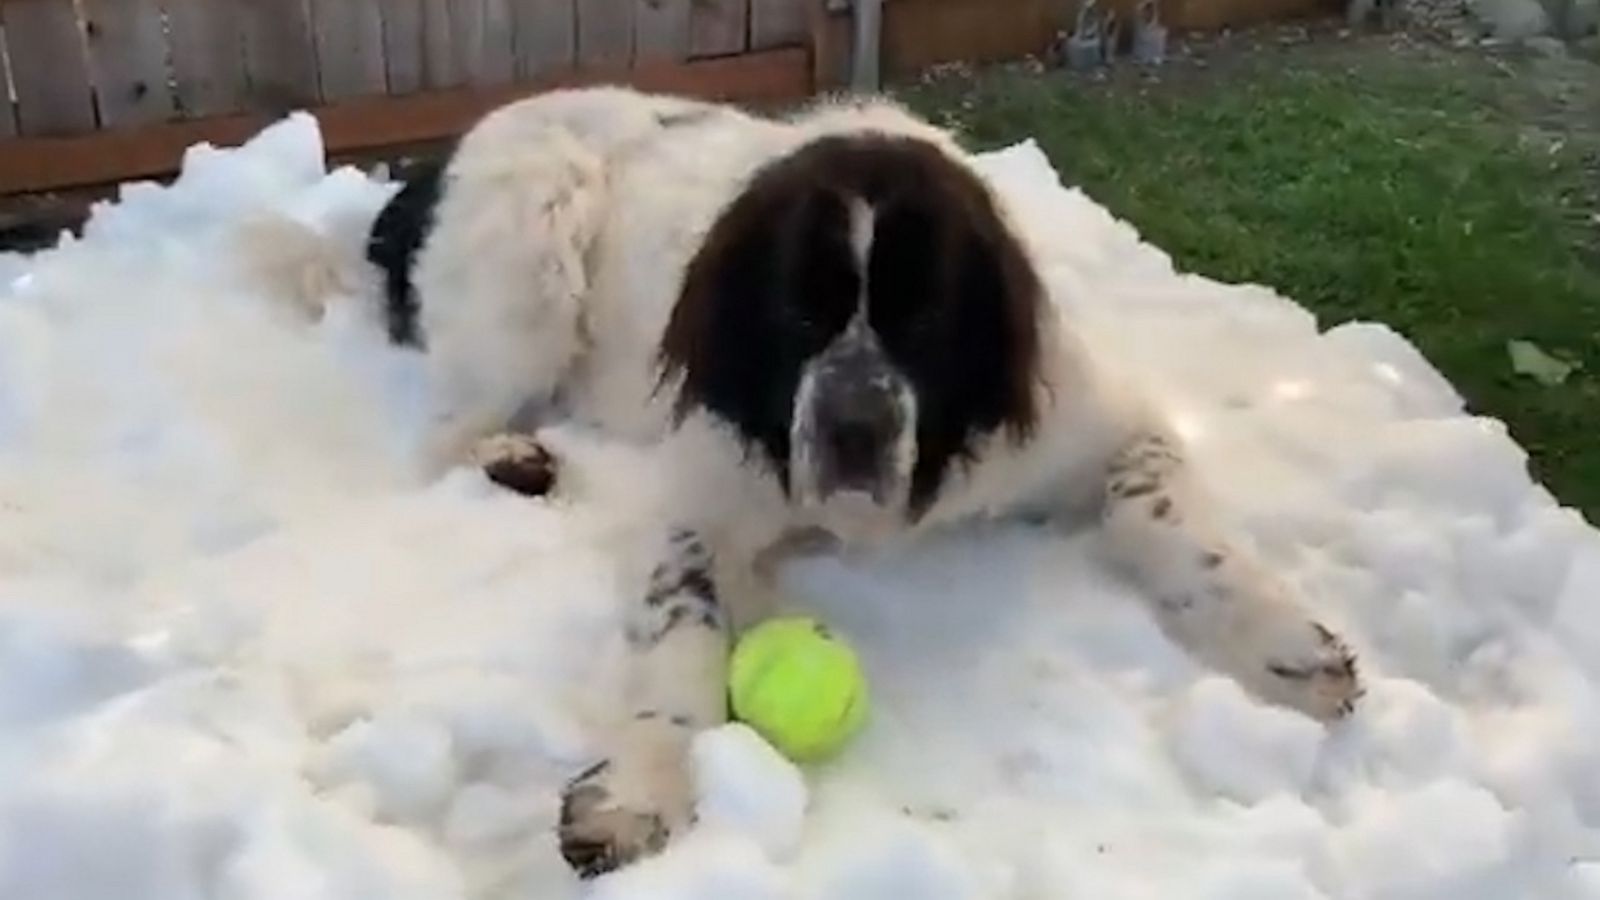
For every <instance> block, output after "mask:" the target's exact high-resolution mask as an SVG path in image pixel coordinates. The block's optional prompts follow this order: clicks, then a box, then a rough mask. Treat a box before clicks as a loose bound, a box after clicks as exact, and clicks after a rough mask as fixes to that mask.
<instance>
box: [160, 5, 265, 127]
mask: <svg viewBox="0 0 1600 900" xmlns="http://www.w3.org/2000/svg"><path fill="white" fill-rule="evenodd" d="M166 6H167V28H168V39H169V40H170V41H171V42H172V74H173V80H174V81H176V82H177V86H178V109H179V111H180V112H181V113H182V114H183V115H184V116H188V117H199V116H219V115H223V114H225V113H231V112H238V111H239V110H241V109H244V107H245V103H246V100H247V98H248V97H249V91H250V82H249V78H248V75H247V74H246V72H245V62H244V32H243V21H242V18H243V17H242V16H241V15H240V9H239V0H166Z"/></svg>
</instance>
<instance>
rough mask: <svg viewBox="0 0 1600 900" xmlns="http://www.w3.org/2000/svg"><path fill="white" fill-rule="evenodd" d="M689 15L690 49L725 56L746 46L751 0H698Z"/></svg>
mask: <svg viewBox="0 0 1600 900" xmlns="http://www.w3.org/2000/svg"><path fill="white" fill-rule="evenodd" d="M691 6H692V9H691V10H690V17H689V52H690V53H691V54H693V55H694V56H725V55H727V54H730V53H739V52H741V51H743V50H744V49H745V33H746V30H747V28H748V25H749V21H748V17H749V15H750V0H694V2H693V3H692V4H691Z"/></svg>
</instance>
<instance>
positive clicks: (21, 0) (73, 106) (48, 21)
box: [0, 0, 95, 137]
mask: <svg viewBox="0 0 1600 900" xmlns="http://www.w3.org/2000/svg"><path fill="white" fill-rule="evenodd" d="M0 26H3V27H4V28H5V30H6V46H7V49H8V52H9V54H10V58H11V77H12V80H13V81H14V82H15V83H14V84H13V87H14V89H15V90H16V92H17V126H18V130H19V131H20V132H21V133H22V134H23V135H29V136H34V137H50V136H59V135H69V134H81V133H83V132H87V131H93V130H94V128H95V114H94V95H93V91H92V89H91V88H90V86H89V68H88V65H87V63H86V61H85V60H84V58H83V36H82V33H81V32H80V31H79V26H78V16H77V13H76V12H75V11H74V10H73V8H72V0H9V2H6V3H0Z"/></svg>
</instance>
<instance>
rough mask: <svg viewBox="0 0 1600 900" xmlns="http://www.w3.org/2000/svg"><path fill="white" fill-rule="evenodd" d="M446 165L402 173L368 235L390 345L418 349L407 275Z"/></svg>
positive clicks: (423, 165)
mask: <svg viewBox="0 0 1600 900" xmlns="http://www.w3.org/2000/svg"><path fill="white" fill-rule="evenodd" d="M448 163H449V161H448V159H437V160H427V161H424V162H420V163H417V164H416V165H415V166H414V167H412V168H411V170H410V171H408V172H406V173H405V174H404V175H403V176H402V177H403V179H404V184H403V186H402V187H401V188H400V190H399V191H398V192H397V193H396V194H395V195H394V196H393V197H391V198H389V202H388V204H387V205H385V206H384V208H383V211H382V212H380V213H379V214H378V218H377V220H376V221H374V222H373V223H372V231H371V232H370V233H369V234H368V236H367V260H368V261H369V262H371V263H372V264H373V265H375V266H377V267H378V268H379V269H381V270H382V271H383V284H384V317H385V319H386V321H387V323H388V329H389V340H391V341H393V342H394V343H396V344H402V345H407V346H412V347H419V348H420V347H422V346H423V335H422V333H421V331H420V329H419V327H418V323H417V313H418V301H417V292H416V288H415V287H414V286H413V285H412V283H411V271H412V268H413V267H414V266H415V265H416V261H417V253H418V251H420V250H421V249H422V245H423V243H424V242H426V241H427V239H428V235H429V234H430V233H431V232H432V231H433V224H434V210H435V209H436V208H437V207H438V205H439V199H440V197H441V195H442V194H443V190H444V170H445V166H446V165H448Z"/></svg>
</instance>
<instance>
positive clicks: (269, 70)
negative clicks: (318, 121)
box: [241, 0, 320, 111]
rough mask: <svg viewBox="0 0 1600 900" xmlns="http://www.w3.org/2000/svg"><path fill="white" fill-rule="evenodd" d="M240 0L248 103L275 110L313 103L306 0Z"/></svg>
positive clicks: (313, 75) (313, 74) (314, 70)
mask: <svg viewBox="0 0 1600 900" xmlns="http://www.w3.org/2000/svg"><path fill="white" fill-rule="evenodd" d="M241 2H242V4H243V7H242V11H243V13H244V55H245V70H246V72H247V73H248V74H249V80H250V100H251V103H252V105H255V106H262V107H265V108H267V109H272V110H276V111H283V110H287V109H293V108H297V107H307V106H311V105H314V104H315V103H316V102H317V100H318V98H319V94H320V92H319V91H318V88H317V59H316V52H315V49H314V47H313V43H312V36H311V11H310V9H309V8H308V6H307V2H306V0H241Z"/></svg>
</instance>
